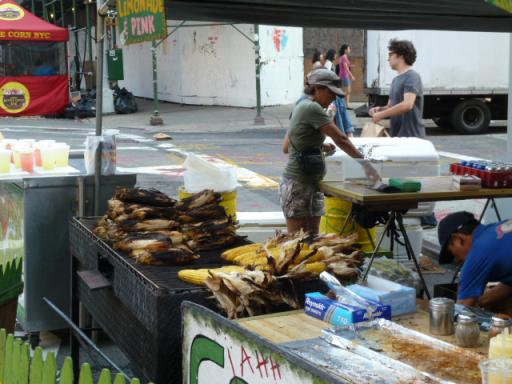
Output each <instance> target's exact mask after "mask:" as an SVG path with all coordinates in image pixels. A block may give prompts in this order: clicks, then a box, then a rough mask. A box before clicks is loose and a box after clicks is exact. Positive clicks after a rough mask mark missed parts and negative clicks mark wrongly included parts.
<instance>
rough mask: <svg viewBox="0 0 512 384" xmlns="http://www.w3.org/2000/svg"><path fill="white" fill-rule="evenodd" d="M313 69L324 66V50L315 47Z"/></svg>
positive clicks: (312, 60) (312, 61)
mask: <svg viewBox="0 0 512 384" xmlns="http://www.w3.org/2000/svg"><path fill="white" fill-rule="evenodd" d="M311 64H312V67H311V70H314V69H318V68H322V67H323V64H322V52H320V51H319V50H318V49H315V52H313V58H312V59H311Z"/></svg>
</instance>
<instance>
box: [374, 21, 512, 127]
mask: <svg viewBox="0 0 512 384" xmlns="http://www.w3.org/2000/svg"><path fill="white" fill-rule="evenodd" d="M393 38H398V39H401V40H402V39H403V40H410V41H412V43H413V44H414V46H415V48H416V51H417V60H416V63H415V64H414V69H415V70H416V71H417V72H418V73H419V74H420V75H421V78H422V80H423V87H424V98H425V103H424V111H423V118H424V119H432V120H434V122H435V123H436V124H437V125H439V126H442V127H447V128H448V127H449V128H453V129H455V130H457V131H458V132H460V133H482V132H485V131H486V130H487V129H488V127H489V123H490V121H491V120H506V119H507V97H508V76H509V73H510V72H509V38H510V37H509V34H506V33H487V32H451V31H424V30H422V31H417V30H405V31H368V32H367V41H366V60H365V62H366V65H365V92H366V94H367V95H368V97H369V104H370V105H386V104H387V101H388V95H389V88H390V86H391V81H392V80H393V78H394V77H395V76H396V72H394V71H393V70H392V69H391V68H390V67H389V64H388V43H389V41H390V40H391V39H393Z"/></svg>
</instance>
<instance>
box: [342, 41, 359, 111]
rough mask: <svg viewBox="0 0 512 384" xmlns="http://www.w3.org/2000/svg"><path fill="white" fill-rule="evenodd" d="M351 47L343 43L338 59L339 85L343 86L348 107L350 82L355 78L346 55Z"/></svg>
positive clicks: (348, 106)
mask: <svg viewBox="0 0 512 384" xmlns="http://www.w3.org/2000/svg"><path fill="white" fill-rule="evenodd" d="M351 51H352V49H351V48H350V45H348V44H343V45H342V46H341V48H340V52H339V54H340V59H339V68H340V72H339V74H338V75H339V77H340V79H341V86H342V88H343V91H344V92H345V101H346V105H347V108H348V109H350V92H351V90H352V89H351V88H352V82H353V81H354V80H355V79H356V78H355V77H354V75H353V74H352V71H351V70H350V68H351V67H352V63H351V62H350V59H349V58H348V55H349V54H350V52H351Z"/></svg>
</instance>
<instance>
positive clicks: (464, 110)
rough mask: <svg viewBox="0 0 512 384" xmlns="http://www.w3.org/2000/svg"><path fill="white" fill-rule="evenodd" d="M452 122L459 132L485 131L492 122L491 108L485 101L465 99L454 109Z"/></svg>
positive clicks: (475, 132) (474, 132) (451, 117)
mask: <svg viewBox="0 0 512 384" xmlns="http://www.w3.org/2000/svg"><path fill="white" fill-rule="evenodd" d="M450 122H451V125H452V126H453V128H455V130H456V131H457V132H459V133H464V134H477V133H484V132H486V131H487V129H488V128H489V124H490V122H491V110H490V109H489V107H488V106H487V105H486V104H485V103H484V102H483V101H480V100H476V99H472V100H465V101H463V102H461V103H459V104H457V106H456V107H455V108H454V109H453V111H452V114H451V116H450Z"/></svg>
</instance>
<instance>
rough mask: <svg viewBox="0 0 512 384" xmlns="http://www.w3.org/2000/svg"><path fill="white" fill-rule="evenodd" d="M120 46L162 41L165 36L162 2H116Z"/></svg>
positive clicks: (153, 0)
mask: <svg viewBox="0 0 512 384" xmlns="http://www.w3.org/2000/svg"><path fill="white" fill-rule="evenodd" d="M117 11H118V16H119V29H120V31H119V40H120V42H121V44H122V45H127V44H134V43H141V42H143V41H153V40H158V39H163V38H164V37H165V36H166V34H167V23H166V20H165V9H164V0H117Z"/></svg>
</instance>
